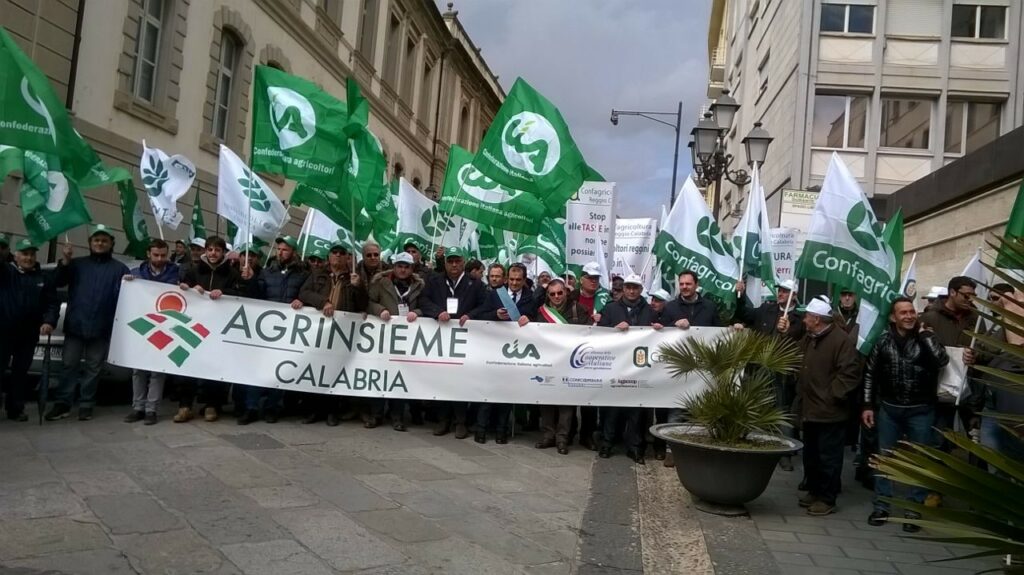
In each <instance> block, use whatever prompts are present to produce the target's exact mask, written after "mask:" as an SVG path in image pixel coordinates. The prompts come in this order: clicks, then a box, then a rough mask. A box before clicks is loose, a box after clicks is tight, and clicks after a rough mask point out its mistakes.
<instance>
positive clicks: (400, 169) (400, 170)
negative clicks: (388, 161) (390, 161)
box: [394, 162, 405, 180]
mask: <svg viewBox="0 0 1024 575" xmlns="http://www.w3.org/2000/svg"><path fill="white" fill-rule="evenodd" d="M394 174H395V176H394V179H396V180H397V179H398V178H401V177H402V176H404V175H405V167H404V166H402V163H401V162H395V171H394Z"/></svg>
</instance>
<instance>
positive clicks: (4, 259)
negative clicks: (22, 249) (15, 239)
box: [0, 232, 14, 264]
mask: <svg viewBox="0 0 1024 575" xmlns="http://www.w3.org/2000/svg"><path fill="white" fill-rule="evenodd" d="M13 261H14V256H13V255H11V238H10V236H8V235H7V234H5V233H2V232H0V264H7V263H11V262H13Z"/></svg>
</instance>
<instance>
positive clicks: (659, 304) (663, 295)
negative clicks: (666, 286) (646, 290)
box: [650, 288, 672, 323]
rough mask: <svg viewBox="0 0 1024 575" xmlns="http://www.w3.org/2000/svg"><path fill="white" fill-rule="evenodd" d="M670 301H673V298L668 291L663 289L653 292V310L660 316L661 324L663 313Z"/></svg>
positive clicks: (651, 299) (651, 300) (651, 302)
mask: <svg viewBox="0 0 1024 575" xmlns="http://www.w3.org/2000/svg"><path fill="white" fill-rule="evenodd" d="M670 299H672V296H670V295H669V294H668V292H667V291H665V290H663V289H661V288H658V289H656V290H654V291H652V292H651V298H650V304H651V309H653V310H654V313H656V314H658V320H659V321H658V323H661V321H660V320H661V314H662V312H664V311H665V304H667V303H668V300H670Z"/></svg>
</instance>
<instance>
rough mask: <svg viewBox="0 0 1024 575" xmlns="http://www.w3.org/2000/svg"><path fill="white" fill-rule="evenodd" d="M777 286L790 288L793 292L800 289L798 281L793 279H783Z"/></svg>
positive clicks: (785, 288)
mask: <svg viewBox="0 0 1024 575" xmlns="http://www.w3.org/2000/svg"><path fill="white" fill-rule="evenodd" d="M777 287H778V288H779V289H784V290H789V291H791V292H793V293H796V292H798V291H800V290H799V289H797V285H796V282H795V281H793V280H791V279H790V280H782V281H780V282H779V284H778V286H777Z"/></svg>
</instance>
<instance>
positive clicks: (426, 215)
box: [396, 178, 473, 254]
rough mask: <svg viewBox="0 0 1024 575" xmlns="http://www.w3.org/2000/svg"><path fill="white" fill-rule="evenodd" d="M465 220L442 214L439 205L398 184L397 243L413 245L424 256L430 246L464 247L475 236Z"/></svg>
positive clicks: (410, 186)
mask: <svg viewBox="0 0 1024 575" xmlns="http://www.w3.org/2000/svg"><path fill="white" fill-rule="evenodd" d="M468 228H469V226H468V224H467V222H466V221H464V220H463V219H462V218H460V217H458V216H451V215H448V214H445V213H442V212H441V211H440V210H439V209H438V206H437V203H436V202H434V201H433V200H431V199H430V198H428V197H427V196H424V195H423V194H421V193H420V192H419V191H418V190H417V189H416V188H414V187H413V186H412V184H410V183H409V182H407V181H406V180H405V178H402V179H400V180H399V182H398V241H397V243H396V245H399V246H403V245H405V244H406V243H408V242H413V243H415V244H416V245H417V246H420V251H421V252H423V253H424V254H426V253H427V251H428V250H429V249H430V246H444V247H452V246H458V247H463V246H466V245H468V244H469V238H470V236H471V234H472V231H473V230H471V229H468Z"/></svg>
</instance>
